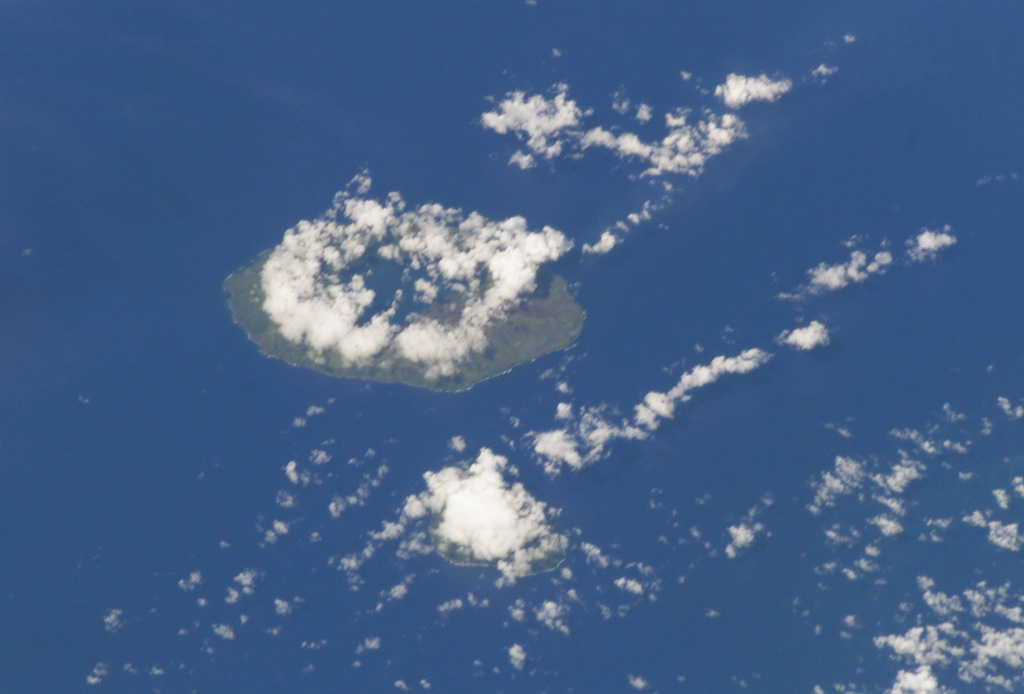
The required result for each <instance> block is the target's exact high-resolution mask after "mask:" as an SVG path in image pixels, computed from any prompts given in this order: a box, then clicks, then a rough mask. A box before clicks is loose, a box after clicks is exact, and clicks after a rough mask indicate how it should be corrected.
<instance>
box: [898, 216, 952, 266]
mask: <svg viewBox="0 0 1024 694" xmlns="http://www.w3.org/2000/svg"><path fill="white" fill-rule="evenodd" d="M952 232H953V227H951V226H950V225H948V224H947V225H946V226H944V227H942V229H922V230H921V233H919V234H918V235H917V236H915V237H914V238H912V239H909V240H908V241H907V256H908V257H909V258H910V259H911V260H912V261H914V262H915V263H920V262H923V261H925V260H935V258H936V257H937V256H938V254H939V251H941V250H943V249H945V248H949V247H950V246H952V245H954V244H955V243H956V236H954V235H953V233H952Z"/></svg>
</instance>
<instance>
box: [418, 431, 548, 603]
mask: <svg viewBox="0 0 1024 694" xmlns="http://www.w3.org/2000/svg"><path fill="white" fill-rule="evenodd" d="M507 468H508V460H507V459H506V458H505V457H503V456H500V455H497V454H496V453H493V452H492V451H491V450H490V449H487V448H481V449H480V453H479V455H478V456H477V459H476V461H475V462H474V463H473V464H472V465H470V466H469V467H468V468H465V469H463V468H460V467H448V468H444V469H443V470H440V471H438V472H428V473H425V474H424V475H423V478H424V479H425V480H426V483H427V491H425V492H423V493H421V494H419V495H417V496H412V497H409V498H408V499H406V503H405V509H404V515H405V516H406V517H408V518H417V517H421V516H423V515H425V514H427V513H430V514H432V515H433V521H432V524H431V532H432V534H433V537H434V541H435V545H436V548H437V550H438V552H439V553H440V554H441V555H442V556H445V557H446V558H449V559H451V560H453V561H457V562H464V563H480V564H496V565H497V567H498V569H499V570H500V571H501V572H502V574H503V577H504V581H505V582H508V583H512V582H514V581H515V579H516V578H519V577H521V576H526V575H528V574H531V573H534V572H535V571H537V570H539V569H547V568H553V566H549V564H557V562H558V561H559V560H560V558H561V556H562V555H563V554H564V552H565V549H566V547H567V546H568V539H567V538H566V537H565V536H564V535H561V534H558V533H556V532H555V531H554V530H553V529H552V527H551V525H550V523H549V518H550V517H551V516H553V515H554V512H553V511H551V510H550V509H548V507H547V505H546V504H544V502H542V501H538V500H537V499H535V498H534V497H533V496H532V495H531V494H530V493H529V492H528V491H526V489H525V488H524V487H523V485H522V484H521V483H519V482H516V483H514V484H509V483H508V482H507V481H506V480H505V476H504V473H505V472H506V471H507Z"/></svg>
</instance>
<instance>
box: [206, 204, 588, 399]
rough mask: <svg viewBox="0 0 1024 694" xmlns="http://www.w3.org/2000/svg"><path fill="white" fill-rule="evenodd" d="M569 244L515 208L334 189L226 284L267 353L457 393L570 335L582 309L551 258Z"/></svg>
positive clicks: (347, 374) (333, 371) (237, 317)
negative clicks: (494, 210) (531, 226)
mask: <svg viewBox="0 0 1024 694" xmlns="http://www.w3.org/2000/svg"><path fill="white" fill-rule="evenodd" d="M360 192H362V191H360ZM339 219H341V220H343V221H340V222H339ZM382 219H383V220H384V221H383V222H381V221H379V220H382ZM570 247H571V242H569V241H567V240H566V239H565V238H564V237H563V236H562V235H561V234H560V233H559V232H557V231H556V230H554V229H550V228H548V227H545V228H544V230H543V231H541V232H531V231H529V230H527V229H526V227H525V220H523V219H522V218H519V217H516V218H511V219H508V220H503V221H499V222H493V221H490V220H487V219H485V218H483V217H481V216H479V215H477V214H476V213H472V214H471V215H470V216H468V217H464V216H462V214H461V211H460V210H451V209H445V208H441V207H440V206H437V205H425V206H423V207H421V208H418V209H415V210H411V211H406V210H405V207H404V202H402V201H401V198H400V196H398V195H397V194H396V193H392V194H391V196H389V198H388V199H387V202H386V203H383V204H381V203H378V202H376V201H372V200H367V199H364V198H360V197H357V196H355V195H351V194H346V193H341V194H339V196H338V198H336V201H335V208H334V209H333V210H332V211H330V212H329V213H328V214H327V215H325V216H324V217H321V218H320V219H318V220H315V221H312V222H300V223H299V224H298V225H296V227H294V228H293V229H290V230H289V231H288V232H287V233H286V234H285V238H284V240H283V241H282V242H281V244H279V245H278V246H277V247H275V248H273V249H270V250H268V251H264V252H263V253H262V254H260V256H259V257H258V258H257V259H256V261H255V262H253V263H252V264H251V265H249V266H247V267H244V268H243V269H241V270H239V271H238V272H236V273H234V274H232V275H231V276H229V277H228V278H227V280H225V282H224V289H225V291H226V292H227V294H228V305H229V307H230V309H231V314H232V317H233V319H234V321H235V323H237V324H238V325H239V326H241V327H242V328H243V329H244V330H245V332H246V334H247V335H248V336H249V339H251V340H252V341H253V342H255V343H256V344H257V345H258V346H259V348H260V350H261V352H262V353H263V354H265V355H267V356H270V357H275V358H278V359H282V360H284V361H285V362H287V363H289V364H292V365H295V366H303V367H306V368H310V369H313V370H316V371H319V372H321V373H325V374H329V375H331V376H337V377H341V378H358V379H367V380H374V381H384V382H396V383H405V384H408V385H412V386H418V387H423V388H429V389H431V390H438V391H461V390H466V389H468V388H470V387H472V386H473V385H475V384H476V383H479V382H480V381H483V380H485V379H488V378H491V377H493V376H496V375H498V374H501V373H504V372H506V371H508V370H509V369H511V368H512V367H513V366H515V365H516V364H521V363H523V362H528V361H531V360H533V359H536V358H538V357H540V356H542V355H544V354H547V353H549V352H552V351H556V350H560V349H565V348H567V347H569V346H570V345H571V344H572V342H573V340H575V339H576V337H577V336H578V335H579V333H580V330H581V329H582V327H583V320H584V313H583V310H582V309H581V308H580V306H579V305H578V304H577V303H576V301H575V300H574V299H573V297H572V295H571V294H570V293H569V290H568V287H567V286H566V281H565V279H564V278H562V277H561V276H559V275H557V274H554V273H553V272H551V271H550V270H549V269H548V267H549V266H548V263H549V262H550V261H552V260H556V259H557V258H558V257H559V256H560V255H562V254H563V253H564V252H565V251H566V250H568V248H570Z"/></svg>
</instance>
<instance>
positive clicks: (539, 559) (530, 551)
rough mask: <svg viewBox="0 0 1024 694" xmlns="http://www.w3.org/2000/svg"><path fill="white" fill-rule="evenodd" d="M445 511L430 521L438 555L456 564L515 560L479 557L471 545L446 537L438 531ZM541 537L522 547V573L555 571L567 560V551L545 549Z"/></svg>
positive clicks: (432, 538) (479, 563)
mask: <svg viewBox="0 0 1024 694" xmlns="http://www.w3.org/2000/svg"><path fill="white" fill-rule="evenodd" d="M442 517H443V512H442V513H440V514H435V515H434V517H433V518H432V519H431V522H430V543H431V544H432V545H433V547H434V551H435V552H437V555H438V556H439V557H441V558H442V559H444V560H445V561H446V562H448V563H449V564H454V565H455V566H494V565H495V564H497V563H498V562H499V561H502V560H505V561H511V560H514V557H513V556H509V557H502V558H501V559H486V558H483V557H478V556H477V555H476V554H475V553H474V552H473V550H472V548H470V547H466V546H464V545H460V544H458V543H455V542H452V541H451V540H448V539H445V538H444V537H442V536H441V535H440V533H438V532H437V529H438V527H439V526H440V524H441V519H442ZM541 544H542V541H541V540H540V539H537V540H535V541H534V542H533V543H531V544H528V545H526V546H525V547H522V548H521V551H520V554H521V555H522V557H523V558H524V561H525V566H524V567H523V570H522V571H521V573H520V575H524V576H532V575H533V574H539V573H543V572H545V571H554V570H555V569H557V568H558V567H559V566H560V565H561V564H562V562H563V561H565V551H564V550H563V549H561V548H558V549H544V548H543V547H542V546H541Z"/></svg>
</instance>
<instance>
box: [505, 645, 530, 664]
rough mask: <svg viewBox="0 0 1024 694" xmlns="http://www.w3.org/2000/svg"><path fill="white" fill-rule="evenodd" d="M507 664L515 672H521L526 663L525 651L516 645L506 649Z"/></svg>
mask: <svg viewBox="0 0 1024 694" xmlns="http://www.w3.org/2000/svg"><path fill="white" fill-rule="evenodd" d="M508 662H510V663H511V664H512V667H514V668H515V669H516V670H522V669H523V665H524V664H525V663H526V650H525V649H524V648H523V647H522V646H520V645H519V644H518V643H513V644H512V645H511V646H509V647H508Z"/></svg>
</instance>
